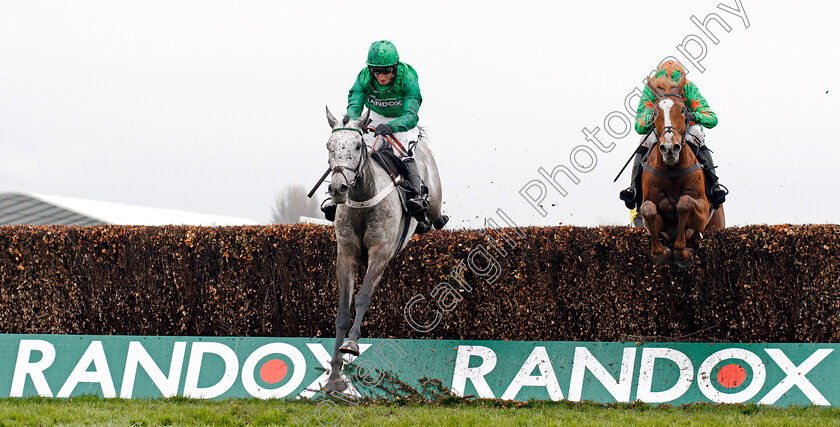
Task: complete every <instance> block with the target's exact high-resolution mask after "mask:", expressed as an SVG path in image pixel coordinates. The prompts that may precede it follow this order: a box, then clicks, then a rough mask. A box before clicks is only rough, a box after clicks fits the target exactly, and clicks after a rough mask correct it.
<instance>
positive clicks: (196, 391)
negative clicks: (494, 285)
mask: <svg viewBox="0 0 840 427" xmlns="http://www.w3.org/2000/svg"><path fill="white" fill-rule="evenodd" d="M365 341H366V342H365V343H362V344H360V347H361V348H360V351H361V354H360V356H359V357H358V358H355V360H352V359H353V358H349V359H348V360H351V361H352V363H351V364H350V365H348V366H346V367H345V369H344V372H345V374H346V376H347V380H348V381H349V383H350V384H351V385H350V387H349V388H348V391H347V394H348V396H349V397H352V396H355V397H357V398H358V397H360V396H376V395H378V394H379V393H381V390H380V389H379V388H377V385H380V384H381V382H382V381H383V380H384V378H385V375H384V374H383V372H389V373H390V374H392V375H393V376H394V377H396V378H399V380H400V381H401V382H403V383H405V384H408V385H411V386H415V387H416V388H418V389H419V380H420V379H421V378H424V377H425V378H430V379H431V378H434V379H439V380H440V381H441V382H442V383H443V385H444V386H447V387H449V388H451V390H452V393H454V394H457V395H461V396H475V397H477V398H501V399H515V400H529V399H552V400H561V399H568V400H571V401H580V400H588V401H593V402H601V403H613V402H631V401H636V400H639V401H643V402H647V403H650V404H661V403H668V404H672V405H681V404H685V403H692V402H714V403H758V404H765V405H775V406H787V405H812V404H813V405H832V406H840V376H838V375H837V372H838V365H840V352H837V351H835V350H837V348H838V346H840V344H720V343H717V344H702V343H644V344H641V343H606V342H534V341H530V342H523V341H453V340H391V339H385V340H382V339H369V340H365ZM333 345H334V340H333V339H307V338H225V337H139V336H92V335H11V334H9V335H1V334H0V397H22V396H36V395H40V396H49V397H72V396H79V395H98V396H102V397H122V398H157V397H161V396H164V397H169V396H176V395H177V396H186V397H193V398H202V399H220V398H229V397H232V398H251V397H257V398H261V399H271V398H278V399H282V398H311V397H313V396H315V395H316V394H318V393H320V389H321V387H322V386H323V385H324V384H325V382H326V379H327V375H328V370H329V361H330V357H331V354H332V348H333Z"/></svg>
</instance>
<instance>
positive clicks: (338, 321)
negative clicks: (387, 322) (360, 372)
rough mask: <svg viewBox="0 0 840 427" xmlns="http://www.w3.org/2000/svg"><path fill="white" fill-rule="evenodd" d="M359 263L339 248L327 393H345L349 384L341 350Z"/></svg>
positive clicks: (349, 315) (347, 324) (346, 329)
mask: <svg viewBox="0 0 840 427" xmlns="http://www.w3.org/2000/svg"><path fill="white" fill-rule="evenodd" d="M358 265H359V264H358V261H357V258H356V256H355V255H354V254H351V253H348V251H346V250H342V248H341V247H339V248H338V258H336V262H335V273H336V274H335V275H336V284H337V286H338V313H337V315H336V317H335V348H334V349H333V357H332V360H331V361H330V377H329V380H328V381H327V387H326V392H327V393H332V392H343V391H344V390H346V389H347V384H346V383H345V382H344V380H343V379H342V378H341V370H342V368H343V367H344V361H343V360H342V358H341V357H342V353H341V351H340V350H339V349H340V348H341V344H342V343H343V342H344V337H345V336H346V335H347V331H348V330H349V329H350V318H351V317H352V315H351V313H350V301H351V298H352V296H353V284H354V283H355V281H356V271H358Z"/></svg>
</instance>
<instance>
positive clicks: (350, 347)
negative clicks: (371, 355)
mask: <svg viewBox="0 0 840 427" xmlns="http://www.w3.org/2000/svg"><path fill="white" fill-rule="evenodd" d="M338 351H340V352H342V353H344V354H352V355H353V356H358V355H359V343H357V342H356V341H355V340H347V341H345V342H344V345H342V346H341V348H339V349H338Z"/></svg>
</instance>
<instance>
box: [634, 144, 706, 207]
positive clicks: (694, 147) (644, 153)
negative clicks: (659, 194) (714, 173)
mask: <svg viewBox="0 0 840 427" xmlns="http://www.w3.org/2000/svg"><path fill="white" fill-rule="evenodd" d="M686 145H688V146H689V147H691V151H692V152H693V153H694V157H697V162H698V163H700V158H699V157H698V156H697V151H698V150H700V146H699V145H697V144H695V143H692V142H688V141H686ZM641 150H643V151H641ZM650 151H651V150H650V147H644V146H643V147H640V151H639V152H640V153H642V162H641V165H642V168H644V166H645V165H646V164H647V161H648V157H650ZM700 170H702V171H703V174H704V178H705V179H704V180H703V182H705V185H706V199H708V200H709V201H711V200H712V180H711V179H709V178H708V174H709V171H707V170H706V165H704V164H702V163H700ZM635 184H636V188H638V189H641V188H642V174H641V173H640V174H639V176H637V177H636V182H635ZM643 202H644V199H643V195H642V191H637V192H636V209H638V208H639V207H641V206H642V203H643ZM709 210H710V211H711V210H712V204H711V203H709Z"/></svg>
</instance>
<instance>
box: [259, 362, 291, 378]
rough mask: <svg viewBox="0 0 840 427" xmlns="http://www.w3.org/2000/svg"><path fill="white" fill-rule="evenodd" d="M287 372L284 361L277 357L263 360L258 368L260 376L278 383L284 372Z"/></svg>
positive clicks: (283, 376)
mask: <svg viewBox="0 0 840 427" xmlns="http://www.w3.org/2000/svg"><path fill="white" fill-rule="evenodd" d="M287 372H288V367H287V366H286V362H284V361H282V360H279V359H271V360H269V361H267V362H265V363H264V364H263V365H262V368H260V378H261V379H262V380H263V381H265V382H267V383H269V384H274V383H279V382H280V381H282V380H283V378H286V373H287Z"/></svg>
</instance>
